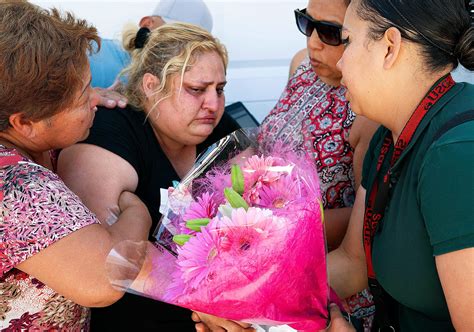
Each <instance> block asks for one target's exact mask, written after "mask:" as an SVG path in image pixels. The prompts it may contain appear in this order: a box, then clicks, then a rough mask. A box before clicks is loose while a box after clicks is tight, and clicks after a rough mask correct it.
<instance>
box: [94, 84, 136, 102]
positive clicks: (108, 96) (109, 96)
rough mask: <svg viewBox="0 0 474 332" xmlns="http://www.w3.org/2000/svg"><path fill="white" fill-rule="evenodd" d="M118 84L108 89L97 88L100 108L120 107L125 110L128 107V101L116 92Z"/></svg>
mask: <svg viewBox="0 0 474 332" xmlns="http://www.w3.org/2000/svg"><path fill="white" fill-rule="evenodd" d="M116 85H117V83H114V84H113V85H111V86H110V87H108V88H107V89H104V88H99V87H96V88H94V91H95V92H96V93H97V94H98V95H99V97H100V99H99V103H98V106H104V107H107V108H115V107H120V108H124V107H125V106H127V103H128V100H127V98H125V97H124V96H122V95H121V94H120V93H118V92H117V91H115V90H114V89H115V87H116Z"/></svg>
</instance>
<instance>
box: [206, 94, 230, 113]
mask: <svg viewBox="0 0 474 332" xmlns="http://www.w3.org/2000/svg"><path fill="white" fill-rule="evenodd" d="M224 102H225V97H224V94H221V95H219V93H218V92H217V91H216V90H214V89H213V90H212V91H209V92H207V94H206V96H205V98H204V101H203V105H202V107H203V108H204V109H206V110H208V111H209V112H212V113H215V112H217V111H219V109H220V108H221V107H222V105H224Z"/></svg>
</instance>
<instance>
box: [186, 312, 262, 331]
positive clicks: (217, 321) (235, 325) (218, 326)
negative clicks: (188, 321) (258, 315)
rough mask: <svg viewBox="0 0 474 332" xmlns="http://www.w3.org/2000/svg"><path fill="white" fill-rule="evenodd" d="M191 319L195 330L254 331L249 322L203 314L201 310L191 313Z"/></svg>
mask: <svg viewBox="0 0 474 332" xmlns="http://www.w3.org/2000/svg"><path fill="white" fill-rule="evenodd" d="M191 318H192V320H193V321H195V322H196V331H197V332H225V331H228V332H244V331H253V332H254V331H255V329H254V328H252V327H250V324H247V323H242V322H234V321H231V320H227V319H224V318H219V317H216V316H212V315H208V314H203V313H201V312H193V314H192V315H191Z"/></svg>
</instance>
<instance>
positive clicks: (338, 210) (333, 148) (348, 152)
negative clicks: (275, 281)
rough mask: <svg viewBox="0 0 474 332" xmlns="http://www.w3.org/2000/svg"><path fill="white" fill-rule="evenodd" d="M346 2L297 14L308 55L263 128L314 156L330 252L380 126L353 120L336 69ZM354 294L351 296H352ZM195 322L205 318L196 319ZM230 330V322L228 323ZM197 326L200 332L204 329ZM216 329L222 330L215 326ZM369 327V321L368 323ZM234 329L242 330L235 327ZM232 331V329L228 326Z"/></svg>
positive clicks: (315, 0) (362, 305) (363, 310)
mask: <svg viewBox="0 0 474 332" xmlns="http://www.w3.org/2000/svg"><path fill="white" fill-rule="evenodd" d="M349 2H350V1H348V0H310V1H309V3H308V7H307V8H305V9H302V10H298V9H297V10H295V16H296V24H297V27H298V29H299V30H300V31H301V32H302V33H303V34H304V35H305V36H306V37H307V49H306V56H305V59H304V60H303V62H302V63H301V64H300V65H299V67H298V68H297V70H296V72H295V73H294V74H293V75H292V76H291V77H290V79H289V81H288V84H287V87H286V89H285V91H284V92H283V94H282V96H281V98H280V100H279V101H278V103H277V104H276V106H275V107H274V108H273V110H272V111H271V112H270V114H269V115H268V116H267V117H266V118H265V119H264V121H263V123H262V125H261V136H260V137H261V139H262V140H263V143H265V144H269V145H272V144H274V143H275V142H277V141H282V142H284V144H285V145H286V146H288V145H290V146H293V148H294V149H298V150H302V151H304V152H305V153H308V154H309V155H311V156H312V158H314V162H315V167H316V168H317V170H318V173H319V175H320V180H321V191H322V193H323V205H324V208H325V211H324V212H325V220H326V236H327V239H328V246H329V249H330V250H331V249H335V248H337V247H338V246H339V244H340V242H341V241H342V238H343V237H344V234H345V232H346V228H347V224H348V222H349V217H350V213H351V209H352V205H353V203H354V195H355V190H356V187H357V185H358V183H360V174H361V169H362V160H363V157H364V154H365V151H366V149H367V146H368V143H369V141H370V138H371V136H372V134H373V132H374V131H375V128H376V125H375V124H373V123H371V122H370V121H368V120H367V119H365V118H363V117H355V115H354V114H353V113H352V111H351V110H350V107H349V104H348V102H347V100H346V98H345V95H344V94H345V92H346V89H345V88H344V87H342V86H341V77H342V74H341V71H340V70H339V69H338V68H337V67H336V64H337V62H338V61H339V59H340V58H341V56H342V53H343V51H344V47H343V45H342V40H341V28H342V22H343V20H344V14H345V12H346V9H347V5H348V4H349ZM351 295H352V294H351ZM347 303H348V305H349V307H350V311H351V313H352V314H353V315H355V317H357V318H364V317H370V316H371V315H372V314H373V311H374V307H373V304H372V302H371V300H370V295H369V294H368V292H367V291H365V292H363V293H361V294H360V295H356V296H354V297H350V298H348V299H347ZM194 318H195V320H196V321H199V320H200V319H202V318H204V319H206V318H207V317H206V316H204V315H201V318H199V317H198V315H196V314H195V315H194ZM223 323H224V324H225V325H226V328H227V327H228V326H229V325H232V324H233V323H232V322H228V321H224V322H223ZM203 325H204V324H202V323H198V324H197V328H198V330H204V326H203ZM208 325H209V326H210V327H214V328H212V330H219V329H218V328H217V327H215V325H218V324H217V321H216V324H213V322H210V323H209V324H208ZM364 325H365V326H366V328H367V329H368V328H369V326H370V318H367V319H365V321H364ZM234 328H235V329H237V330H238V329H239V328H240V327H238V326H235V325H234ZM227 329H228V328H227Z"/></svg>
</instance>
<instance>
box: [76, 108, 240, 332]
mask: <svg viewBox="0 0 474 332" xmlns="http://www.w3.org/2000/svg"><path fill="white" fill-rule="evenodd" d="M239 128H240V127H239V126H238V124H237V123H236V122H235V121H234V120H233V119H232V118H231V117H230V116H229V115H227V114H226V113H224V115H223V117H222V119H221V121H220V122H219V124H218V125H217V127H216V128H215V129H214V131H213V133H212V134H211V135H210V136H209V137H208V138H207V139H206V140H205V141H204V142H203V143H201V144H199V145H198V146H197V154H199V153H200V152H202V151H203V150H204V149H205V148H207V147H208V146H209V145H211V144H213V143H215V142H217V141H218V140H219V139H221V138H222V137H224V136H226V135H228V134H230V133H231V132H233V131H235V130H237V129H239ZM84 143H88V144H94V145H97V146H100V147H102V148H104V149H107V150H109V151H111V152H113V153H115V154H117V155H118V156H120V157H122V158H123V159H125V160H126V161H127V162H129V163H130V165H132V166H133V168H134V169H135V171H136V172H137V174H138V186H137V189H136V191H135V194H136V195H137V196H138V197H140V199H141V200H142V201H143V202H144V203H145V205H146V206H147V208H148V210H149V211H150V214H151V216H152V220H153V222H152V227H151V231H150V240H153V239H152V237H151V234H152V233H153V231H154V230H155V228H156V226H157V224H158V222H159V220H160V218H161V214H160V213H159V206H160V188H168V187H170V186H172V181H173V180H175V181H179V180H180V178H179V176H178V174H177V173H176V171H175V170H174V168H173V166H172V165H171V163H170V161H169V160H168V158H167V157H166V155H165V153H164V152H163V150H162V149H161V146H160V144H159V143H158V141H157V139H156V136H155V134H154V132H153V129H152V127H151V125H150V123H149V122H148V121H147V120H146V117H145V113H144V112H141V111H137V110H134V109H132V108H131V107H127V108H125V109H120V108H116V109H114V110H109V109H101V108H99V110H98V111H97V113H96V116H95V119H94V125H93V126H92V128H91V131H90V134H89V137H88V138H87V139H86V140H85V141H84ZM144 330H154V331H194V323H193V322H192V320H191V312H190V311H189V310H187V309H183V308H179V307H176V306H173V305H170V304H165V303H162V302H158V301H154V300H151V299H147V298H144V297H140V296H136V295H132V294H125V296H124V297H123V298H122V299H121V300H119V301H118V302H116V303H115V304H113V305H112V306H109V307H106V308H97V309H92V320H91V331H92V332H95V331H144Z"/></svg>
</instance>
